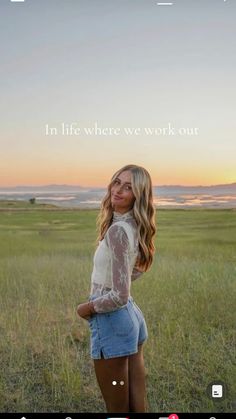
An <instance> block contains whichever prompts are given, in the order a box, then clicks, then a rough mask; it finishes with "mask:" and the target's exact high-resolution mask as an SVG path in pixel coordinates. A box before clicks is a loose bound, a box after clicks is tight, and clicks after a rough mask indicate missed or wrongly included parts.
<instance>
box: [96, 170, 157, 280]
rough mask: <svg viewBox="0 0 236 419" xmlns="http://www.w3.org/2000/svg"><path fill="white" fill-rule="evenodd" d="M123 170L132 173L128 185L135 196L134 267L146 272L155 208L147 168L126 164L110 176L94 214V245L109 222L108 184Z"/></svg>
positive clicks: (152, 245) (102, 234) (109, 187)
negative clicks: (135, 252) (136, 256)
mask: <svg viewBox="0 0 236 419" xmlns="http://www.w3.org/2000/svg"><path fill="white" fill-rule="evenodd" d="M125 170H129V171H130V172H131V186H132V191H133V194H134V197H135V201H134V205H133V208H132V209H133V214H134V218H135V221H136V223H137V226H138V241H139V256H138V260H137V262H136V264H135V266H136V267H137V268H138V269H139V270H141V271H143V272H146V271H148V270H149V269H150V267H151V265H152V262H153V257H154V253H155V245H154V235H155V233H156V225H155V208H154V204H153V194H152V180H151V177H150V175H149V173H148V171H147V170H146V169H144V168H143V167H141V166H137V165H135V164H128V165H126V166H124V167H122V168H121V169H120V170H118V171H117V172H116V173H115V174H114V175H113V176H112V178H111V181H110V183H109V185H108V189H107V193H106V195H105V196H104V198H103V200H102V202H101V209H100V212H99V214H98V217H97V221H96V225H97V230H98V237H97V244H98V242H99V241H100V240H102V239H103V238H104V236H105V234H106V232H107V230H108V228H109V227H110V225H111V223H112V215H113V208H112V205H111V187H112V185H113V182H114V180H115V178H116V177H118V176H119V175H120V174H121V173H122V172H124V171H125Z"/></svg>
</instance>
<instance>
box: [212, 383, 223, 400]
mask: <svg viewBox="0 0 236 419" xmlns="http://www.w3.org/2000/svg"><path fill="white" fill-rule="evenodd" d="M211 397H213V398H215V397H217V398H222V397H223V386H222V385H221V384H212V387H211Z"/></svg>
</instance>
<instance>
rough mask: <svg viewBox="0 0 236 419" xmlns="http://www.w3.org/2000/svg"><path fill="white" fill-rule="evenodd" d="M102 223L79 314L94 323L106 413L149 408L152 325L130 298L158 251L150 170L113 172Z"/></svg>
mask: <svg viewBox="0 0 236 419" xmlns="http://www.w3.org/2000/svg"><path fill="white" fill-rule="evenodd" d="M97 223H98V226H99V230H100V231H99V237H98V241H99V244H98V247H97V250H96V252H95V255H94V268H93V272H92V278H91V282H92V284H91V296H90V301H89V302H86V303H83V304H80V305H79V306H78V307H77V313H78V315H79V316H80V317H82V318H84V319H87V320H88V321H89V326H90V329H91V356H92V358H93V359H94V367H95V373H96V377H97V381H98V384H99V386H100V389H101V393H102V395H103V398H104V401H105V403H106V407H107V411H108V412H113V413H118V412H140V413H141V412H146V390H145V370H144V360H143V343H144V341H145V340H146V339H147V327H146V323H145V320H144V317H143V314H142V312H141V310H140V309H139V308H138V306H137V305H136V304H135V302H134V301H133V299H132V297H131V296H130V286H131V280H134V279H136V278H138V277H139V276H140V275H141V274H142V273H143V272H146V271H147V270H149V268H150V266H151V264H152V262H153V255H154V250H155V247H154V234H155V232H156V227H155V209H154V206H153V196H152V181H151V178H150V175H149V173H148V172H147V170H146V169H144V168H143V167H140V166H136V165H133V164H130V165H127V166H124V167H122V168H121V169H120V170H118V171H117V172H116V173H115V174H114V175H113V177H112V179H111V182H110V184H109V185H108V191H107V194H106V196H105V197H104V198H103V201H102V204H101V210H100V214H99V216H98V220H97Z"/></svg>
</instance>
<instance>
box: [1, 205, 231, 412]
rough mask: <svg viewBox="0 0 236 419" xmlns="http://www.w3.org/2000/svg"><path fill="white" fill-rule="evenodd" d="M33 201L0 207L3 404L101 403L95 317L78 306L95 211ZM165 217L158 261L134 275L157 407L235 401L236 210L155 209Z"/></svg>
mask: <svg viewBox="0 0 236 419" xmlns="http://www.w3.org/2000/svg"><path fill="white" fill-rule="evenodd" d="M29 205H31V204H28V203H26V204H25V209H26V210H25V211H24V205H23V204H21V206H20V209H19V210H17V207H16V206H15V205H14V203H13V207H14V210H11V206H9V205H6V204H5V210H4V209H3V208H4V203H2V202H1V205H0V207H1V208H2V210H1V212H0V240H1V241H0V243H1V244H0V307H1V310H0V332H1V333H0V355H1V356H0V370H1V374H0V411H1V412H89V411H92V412H104V411H105V406H104V403H103V400H102V397H101V395H100V390H99V388H98V385H97V383H96V379H95V373H94V369H93V363H92V361H91V359H90V356H89V329H88V325H87V322H86V321H83V320H82V319H79V318H78V317H77V315H76V307H77V305H78V304H79V303H80V302H83V301H86V300H87V298H88V295H89V291H90V276H91V272H92V267H93V254H94V251H95V243H94V242H95V239H96V231H95V221H96V216H97V213H98V211H96V210H77V211H75V210H73V211H70V210H65V209H63V210H61V209H59V210H57V211H52V210H51V209H50V208H45V207H44V208H43V211H41V209H40V208H39V206H38V204H35V205H31V207H30V208H31V211H27V208H28V207H29ZM54 208H55V207H54ZM157 226H158V232H157V237H156V256H155V260H154V263H153V266H152V268H151V270H150V271H149V272H148V273H146V274H145V275H143V277H142V279H139V280H137V281H135V282H134V283H133V284H132V295H133V297H134V298H135V300H136V302H137V304H138V305H139V306H140V308H141V309H142V310H143V312H144V314H145V319H146V322H147V326H148V331H149V339H148V341H147V342H146V344H145V365H146V373H147V393H148V404H149V411H152V412H168V411H177V412H200V411H201V412H221V411H223V412H229V411H233V409H234V408H235V400H236V388H235V387H236V363H235V359H236V357H235V355H236V354H235V343H236V342H235V341H236V339H235V305H236V304H235V303H236V301H235V300H236V297H235V296H236V292H235V291H236V290H235V288H236V287H235V278H236V263H235V262H236V252H235V247H236V246H235V244H236V217H235V211H233V210H159V211H158V212H157ZM217 379H218V380H221V381H224V382H225V383H226V384H227V394H226V397H225V399H224V400H217V401H215V402H213V401H212V400H211V399H209V398H208V397H207V394H206V388H207V386H208V384H209V383H210V382H211V381H213V380H217Z"/></svg>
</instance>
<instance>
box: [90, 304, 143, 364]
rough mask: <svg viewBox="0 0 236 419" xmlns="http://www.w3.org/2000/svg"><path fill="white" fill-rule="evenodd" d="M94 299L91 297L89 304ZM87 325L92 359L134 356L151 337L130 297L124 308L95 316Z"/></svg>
mask: <svg viewBox="0 0 236 419" xmlns="http://www.w3.org/2000/svg"><path fill="white" fill-rule="evenodd" d="M94 298H96V297H94ZM94 298H93V297H90V300H93V299H94ZM88 322H89V327H90V355H91V358H93V359H101V358H104V359H108V358H116V357H119V356H127V355H131V354H135V353H137V352H138V345H140V344H141V343H143V342H144V341H145V340H146V339H147V337H148V333H147V326H146V322H145V319H144V316H143V313H142V311H141V310H140V308H139V307H138V306H137V304H136V303H135V302H134V300H133V298H132V297H129V299H128V303H127V304H126V305H125V306H122V307H120V308H118V309H117V310H115V311H110V312H107V313H96V314H94V315H93V316H92V317H90V319H89V320H88Z"/></svg>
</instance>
